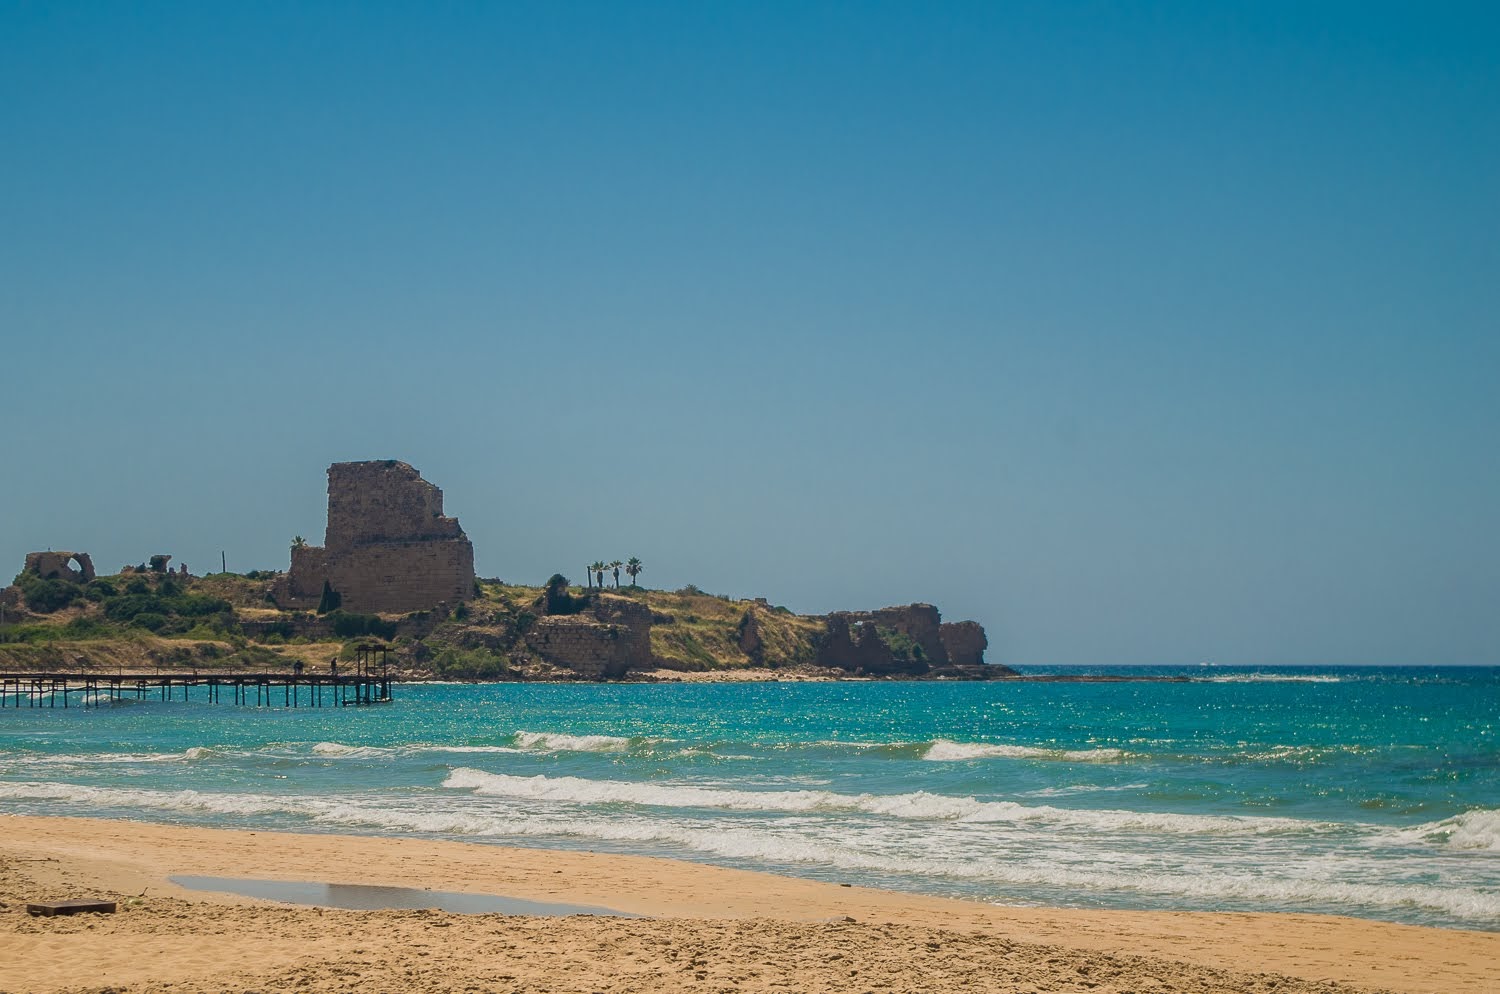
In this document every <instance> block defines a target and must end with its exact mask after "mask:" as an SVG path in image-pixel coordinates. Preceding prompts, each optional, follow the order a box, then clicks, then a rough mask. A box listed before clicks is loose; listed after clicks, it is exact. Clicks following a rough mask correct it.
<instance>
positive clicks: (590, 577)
mask: <svg viewBox="0 0 1500 994" xmlns="http://www.w3.org/2000/svg"><path fill="white" fill-rule="evenodd" d="M583 575H584V576H585V577H587V578H588V579H587V580H586V581H585V582H586V583H587V585H588V588H589V589H590V590H593V589H594V567H593V565H592V564H590V566H589V567H588V569H586V570H584V571H583Z"/></svg>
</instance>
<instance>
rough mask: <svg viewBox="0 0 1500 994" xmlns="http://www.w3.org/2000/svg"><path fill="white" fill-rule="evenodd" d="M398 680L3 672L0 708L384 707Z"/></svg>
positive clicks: (382, 673)
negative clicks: (184, 704)
mask: <svg viewBox="0 0 1500 994" xmlns="http://www.w3.org/2000/svg"><path fill="white" fill-rule="evenodd" d="M394 683H395V680H394V679H393V678H392V677H391V676H390V675H389V673H388V672H387V671H386V670H384V668H382V669H379V670H376V671H374V672H363V671H361V672H357V673H349V674H333V673H319V674H287V673H228V672H217V673H215V672H210V673H89V672H82V673H0V708H10V707H16V708H24V707H32V708H57V707H62V708H66V707H99V706H102V705H107V704H114V703H115V702H118V701H145V700H158V699H159V700H162V701H189V700H197V701H199V702H200V703H205V704H218V703H221V702H223V700H224V698H225V697H228V698H229V700H230V702H233V703H234V704H238V705H241V706H245V707H250V706H255V707H287V708H295V707H340V706H347V705H366V704H385V703H388V702H389V701H390V700H391V687H392V684H394Z"/></svg>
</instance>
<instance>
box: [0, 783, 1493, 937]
mask: <svg viewBox="0 0 1500 994" xmlns="http://www.w3.org/2000/svg"><path fill="white" fill-rule="evenodd" d="M454 772H455V773H458V772H459V771H454ZM471 772H477V771H471ZM515 779H522V778H515ZM526 779H540V780H544V781H545V780H546V778H526ZM559 779H564V780H565V779H568V778H559ZM0 799H7V800H22V801H25V800H40V801H62V802H69V803H73V804H77V805H80V806H83V807H86V808H88V809H90V810H94V811H97V810H99V809H101V808H116V809H120V808H126V809H132V808H133V809H139V810H154V811H163V812H175V813H181V814H190V815H229V816H236V817H244V816H251V815H262V816H273V815H293V816H297V817H302V818H306V819H309V820H311V821H313V822H315V823H318V824H325V825H333V826H340V827H345V828H350V827H355V828H364V829H372V830H375V831H384V832H391V831H397V832H403V831H409V832H422V833H433V834H439V835H449V836H458V837H481V838H497V837H511V838H543V837H547V838H575V839H590V840H597V841H609V842H618V843H627V844H632V843H633V844H637V845H640V844H644V845H648V846H661V845H667V846H669V847H674V848H679V849H681V850H687V851H692V852H698V853H703V854H707V855H712V856H718V857H723V858H728V859H734V860H743V861H752V862H762V863H764V862H773V863H779V864H782V865H792V864H804V865H814V866H820V867H825V868H835V869H840V870H848V871H868V872H875V873H886V874H897V875H906V876H916V877H923V878H928V879H932V878H938V877H948V878H954V879H963V880H970V881H979V882H991V883H996V884H1004V885H1012V886H1026V887H1039V888H1043V889H1045V890H1047V891H1055V890H1057V889H1063V890H1073V891H1076V892H1116V893H1118V892H1137V893H1146V894H1153V895H1163V896H1168V897H1178V898H1189V899H1194V900H1205V901H1210V902H1212V901H1223V900H1244V901H1247V902H1254V903H1258V904H1266V903H1277V904H1282V905H1285V906H1288V907H1297V906H1306V905H1308V904H1318V905H1322V906H1327V907H1338V906H1345V907H1349V906H1362V907H1369V908H1402V907H1406V908H1424V909H1431V910H1435V911H1440V912H1443V913H1445V914H1449V915H1454V916H1457V917H1460V918H1463V919H1466V920H1469V921H1476V922H1490V921H1500V894H1495V893H1492V892H1487V891H1484V890H1479V889H1476V888H1473V887H1466V886H1462V885H1449V886H1439V885H1433V884H1411V883H1404V882H1388V883H1380V882H1371V883H1363V882H1348V881H1347V878H1348V876H1349V874H1348V867H1347V866H1346V865H1345V864H1344V863H1342V862H1341V863H1338V864H1328V865H1322V864H1319V863H1316V862H1314V863H1311V864H1302V865H1299V866H1297V867H1295V868H1293V869H1290V870H1285V871H1283V870H1281V869H1279V868H1277V867H1275V866H1271V867H1268V868H1267V869H1266V870H1264V871H1259V872H1246V871H1243V870H1238V871H1236V870H1224V869H1216V870H1214V871H1213V872H1203V871H1201V870H1194V871H1191V872H1187V871H1184V872H1173V871H1171V870H1163V869H1161V868H1160V867H1154V868H1153V867H1148V866H1141V867H1129V866H1122V865H1117V864H1111V863H1109V862H1105V863H1100V862H1098V861H1097V860H1088V861H1085V862H1080V861H1078V860H1077V859H1076V858H1072V857H1069V858H1067V859H1064V860H1059V858H1058V857H1057V856H1055V855H1052V856H1040V857H1032V858H1028V857H1027V856H1025V855H1017V854H1015V853H1010V852H1006V853H996V852H990V853H984V852H977V851H972V850H966V851H963V852H958V853H955V852H954V851H952V850H951V849H949V848H948V847H946V846H938V847H932V846H924V845H923V844H922V841H921V840H922V839H923V838H925V836H917V837H914V838H912V839H910V840H908V842H907V843H905V844H903V845H902V846H901V847H899V848H895V849H893V848H891V847H889V846H887V847H884V848H882V847H879V846H871V845H867V844H865V841H866V840H863V839H862V838H861V837H857V836H856V837H850V836H848V835H846V834H843V833H838V834H836V835H834V836H832V837H829V836H820V835H817V834H811V833H808V832H807V831H805V829H801V828H799V829H796V830H791V829H788V828H787V827H786V826H785V825H776V824H770V825H765V824H762V825H725V824H723V823H722V822H715V821H712V820H709V821H705V820H702V819H696V818H685V819H684V818H678V817H640V816H636V815H629V814H626V815H621V814H619V813H616V812H596V813H584V814H582V815H579V814H576V813H567V814H558V815H546V814H538V813H536V812H534V811H533V812H531V813H524V812H522V811H520V810H518V808H517V806H516V805H514V804H506V805H489V806H484V805H475V804H468V805H460V806H453V805H451V804H450V805H447V806H446V807H445V805H443V804H442V803H436V804H434V803H433V801H432V799H431V798H427V799H423V800H421V801H420V802H418V803H413V801H412V799H405V800H397V799H393V798H390V797H379V796H345V797H342V798H338V799H324V798H317V797H311V796H306V795H295V796H289V797H284V796H272V795H265V794H235V793H213V792H199V791H193V790H183V791H153V790H145V789H136V788H119V787H86V786H79V785H73V784H61V783H0ZM1495 813H1496V812H1494V811H1490V810H1480V811H1471V812H1466V813H1465V814H1464V815H1459V816H1457V817H1456V818H1454V819H1447V820H1446V821H1445V822H1444V823H1437V824H1445V823H1447V822H1461V823H1462V824H1467V825H1469V826H1470V827H1471V828H1472V827H1476V822H1477V823H1478V825H1477V827H1483V825H1484V824H1488V820H1487V819H1485V818H1482V817H1481V818H1479V819H1475V818H1473V817H1472V816H1474V815H1481V816H1484V815H1494V814H1495ZM1491 827H1493V826H1491Z"/></svg>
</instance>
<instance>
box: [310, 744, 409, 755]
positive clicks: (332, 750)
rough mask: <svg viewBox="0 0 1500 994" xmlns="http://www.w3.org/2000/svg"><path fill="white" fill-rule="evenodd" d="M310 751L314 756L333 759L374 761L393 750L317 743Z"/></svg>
mask: <svg viewBox="0 0 1500 994" xmlns="http://www.w3.org/2000/svg"><path fill="white" fill-rule="evenodd" d="M312 751H313V755H315V756H328V757H332V758H335V759H374V758H375V757H377V756H389V755H390V754H391V753H392V752H393V751H394V750H391V749H382V748H380V747H379V746H354V745H344V744H343V743H342V742H319V743H318V744H316V745H314V746H313V747H312Z"/></svg>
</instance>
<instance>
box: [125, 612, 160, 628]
mask: <svg viewBox="0 0 1500 994" xmlns="http://www.w3.org/2000/svg"><path fill="white" fill-rule="evenodd" d="M130 623H131V624H132V625H134V626H135V627H137V628H144V629H146V631H148V632H159V631H161V630H162V629H163V628H165V627H167V616H166V615H164V614H158V613H156V612H155V611H142V612H141V613H140V614H137V615H135V616H133V617H132V618H131V619H130Z"/></svg>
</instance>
